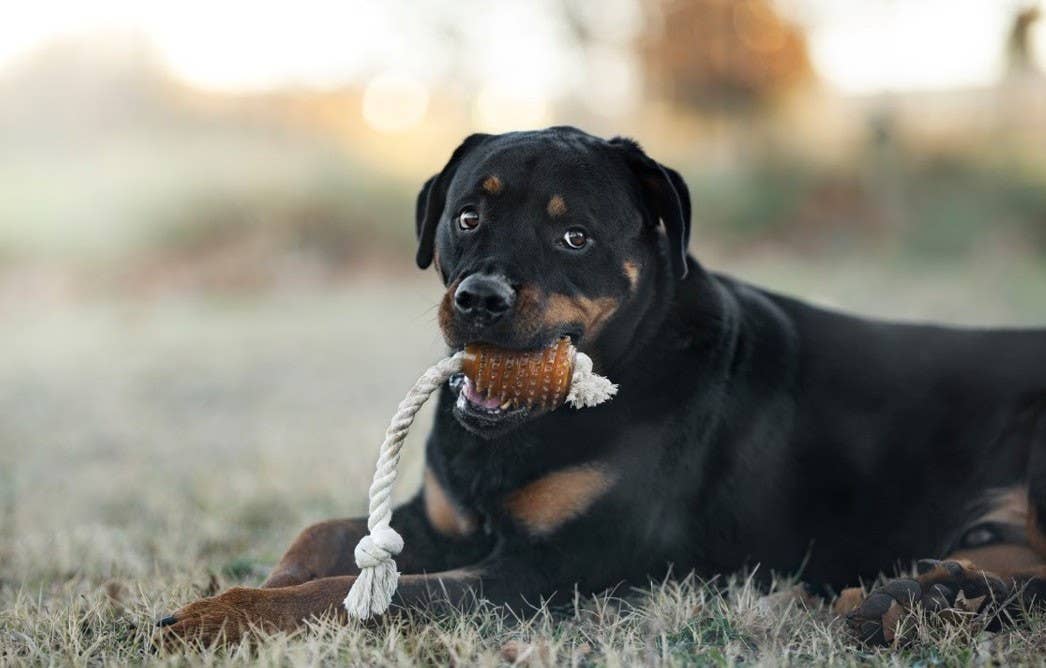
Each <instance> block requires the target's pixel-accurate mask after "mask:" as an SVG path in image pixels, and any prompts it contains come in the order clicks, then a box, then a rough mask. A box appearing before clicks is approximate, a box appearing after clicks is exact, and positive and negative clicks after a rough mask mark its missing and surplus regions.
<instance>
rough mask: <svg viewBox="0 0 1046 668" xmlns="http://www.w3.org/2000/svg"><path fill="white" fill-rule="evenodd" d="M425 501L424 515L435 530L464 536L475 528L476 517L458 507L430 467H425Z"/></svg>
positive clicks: (423, 491) (446, 534) (445, 534)
mask: <svg viewBox="0 0 1046 668" xmlns="http://www.w3.org/2000/svg"><path fill="white" fill-rule="evenodd" d="M422 496H423V498H424V501H425V515H426V516H427V517H428V518H429V522H430V523H431V524H432V526H433V528H435V529H436V531H438V532H440V533H441V534H443V535H444V536H458V537H465V536H468V535H470V534H472V532H474V531H475V530H476V518H475V516H473V515H472V514H471V513H468V512H465V511H463V510H461V509H460V508H458V507H457V506H456V505H455V504H454V502H453V501H451V500H450V497H449V496H448V495H447V491H446V490H445V489H443V485H441V484H440V483H439V480H437V479H436V474H435V473H433V472H432V470H431V469H429V468H426V469H425V483H424V488H423V490H422Z"/></svg>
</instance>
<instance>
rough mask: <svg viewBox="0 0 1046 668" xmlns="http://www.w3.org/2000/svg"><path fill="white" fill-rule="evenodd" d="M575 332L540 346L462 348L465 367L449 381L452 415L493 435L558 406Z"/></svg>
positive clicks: (479, 432) (567, 378)
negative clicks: (455, 398)
mask: <svg viewBox="0 0 1046 668" xmlns="http://www.w3.org/2000/svg"><path fill="white" fill-rule="evenodd" d="M575 342H576V337H574V336H571V335H567V334H564V335H561V336H558V337H556V338H555V339H554V340H553V341H552V342H551V343H549V344H548V345H546V346H544V347H540V348H531V349H515V348H500V347H497V346H493V345H490V344H486V343H474V344H469V345H466V346H465V347H464V350H465V355H466V361H465V367H464V371H463V372H461V373H457V374H454V376H452V377H451V378H450V380H449V383H450V387H451V390H452V391H454V392H456V393H457V401H456V402H455V404H454V411H453V412H454V416H455V417H456V418H457V420H458V422H460V423H461V425H462V426H464V427H465V428H466V429H468V430H469V431H471V432H473V433H475V434H477V435H479V436H482V437H484V438H493V437H495V436H500V435H502V434H505V433H507V432H508V431H511V430H512V429H514V428H515V427H518V426H519V425H521V424H523V423H524V422H527V421H529V420H532V419H534V418H536V417H538V416H540V415H544V414H545V413H548V412H550V411H552V410H555V409H556V408H557V407H558V406H559V405H560V404H561V403H562V401H563V399H564V398H565V396H566V392H567V389H568V387H569V384H570V374H571V371H572V367H573V357H574V353H575V351H576V348H575Z"/></svg>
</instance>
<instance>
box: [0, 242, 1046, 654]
mask: <svg viewBox="0 0 1046 668" xmlns="http://www.w3.org/2000/svg"><path fill="white" fill-rule="evenodd" d="M733 269H735V270H736V271H738V272H739V273H741V274H742V275H743V276H745V277H746V278H749V279H751V280H754V281H756V282H759V283H762V284H766V285H773V286H775V287H777V288H778V289H781V290H783V291H787V292H791V293H794V294H799V295H803V296H805V297H808V298H812V299H814V300H817V301H819V302H821V303H827V304H832V305H836V306H842V307H846V308H848V309H850V310H859V311H863V312H867V313H873V314H877V315H884V316H891V317H906V318H907V317H916V316H925V317H932V318H936V319H943V320H947V321H951V322H961V323H967V324H973V323H982V324H1038V325H1044V324H1046V300H1043V299H1042V295H1043V294H1046V272H1044V270H1043V269H1042V268H1041V266H1036V265H1035V264H1021V263H1013V262H1010V261H1008V260H1003V259H993V258H991V257H988V258H986V259H984V260H983V261H979V262H977V263H970V264H969V265H963V266H961V267H957V266H947V267H938V268H935V267H932V266H929V267H928V266H926V265H925V264H921V265H919V266H918V268H915V267H914V266H908V265H904V264H903V263H901V264H898V265H890V266H881V265H878V264H876V263H861V262H853V261H851V262H842V261H834V262H831V263H829V262H823V263H818V262H804V263H787V262H786V263H781V262H777V261H766V260H765V259H758V260H755V261H751V262H747V263H746V262H737V263H735V266H734V267H733ZM437 296H438V288H437V286H436V285H435V282H434V279H433V278H432V276H431V275H429V276H427V277H421V276H420V275H419V277H418V278H417V279H402V280H396V281H395V282H393V283H391V284H390V283H389V282H388V281H386V280H379V279H377V278H373V279H360V280H357V281H353V282H351V283H349V284H342V285H339V286H335V287H330V288H329V289H323V290H310V291H308V292H307V293H306V292H302V291H298V290H295V289H288V290H287V291H284V292H279V293H269V294H266V295H265V296H239V297H229V296H226V297H215V296H213V295H211V296H200V295H195V296H192V295H181V296H165V297H156V298H149V299H143V298H140V297H134V298H132V297H127V298H121V297H112V298H105V299H97V300H86V301H85V300H81V301H77V302H75V303H62V304H59V305H55V304H53V303H51V304H37V303H25V302H15V303H12V304H5V308H3V309H0V331H3V335H2V339H0V345H2V346H3V352H2V354H0V416H2V418H0V664H5V665H6V664H21V663H24V664H76V665H88V664H91V665H97V664H118V665H119V664H126V663H142V662H158V663H170V664H179V665H184V664H209V665H225V664H244V665H271V664H279V665H312V664H317V663H326V664H336V665H342V664H355V665H378V664H404V663H413V662H420V663H432V664H448V663H454V664H459V665H460V664H465V665H473V664H480V665H493V664H499V663H505V662H509V663H511V662H513V661H519V662H526V663H528V664H529V665H542V664H544V665H564V664H571V665H573V664H585V665H587V664H595V665H634V664H637V663H638V664H658V665H660V664H670V665H675V664H690V663H712V664H717V665H718V664H733V663H738V662H742V661H743V662H746V663H750V662H754V663H764V664H782V663H803V664H805V663H808V662H812V661H816V662H818V663H822V662H823V663H839V664H853V663H862V664H863V663H872V664H884V665H886V664H889V665H893V664H898V663H900V664H905V663H911V662H917V663H921V664H938V663H943V664H949V665H953V664H954V665H958V664H964V665H965V664H971V663H990V662H999V663H1007V664H1009V663H1039V662H1041V661H1042V657H1043V656H1044V655H1046V618H1041V617H1040V618H1037V619H1036V620H1034V621H1033V622H1032V623H1031V624H1029V625H1027V626H1023V627H1020V628H1017V629H1015V630H1010V631H1006V632H1003V633H998V634H991V633H987V632H984V631H982V630H981V629H980V628H979V626H978V623H977V621H976V620H973V621H971V622H970V623H967V624H960V625H946V626H941V625H935V624H932V623H918V624H916V628H915V632H914V637H915V640H914V642H913V643H912V644H911V645H909V646H907V647H905V648H888V649H878V650H869V649H866V648H862V647H860V646H858V645H856V644H854V643H852V642H850V641H849V640H848V639H847V638H846V636H845V634H844V633H843V630H842V628H841V626H840V625H839V624H838V623H837V622H834V621H833V620H832V616H831V615H830V614H829V613H828V612H827V611H826V610H824V609H819V608H816V607H815V608H813V609H807V608H805V607H803V606H801V605H798V604H796V603H794V602H792V603H789V602H788V601H787V600H785V599H786V598H787V597H785V596H779V597H776V598H770V599H764V598H762V597H761V594H760V593H759V592H757V591H755V590H754V589H753V588H752V587H750V586H748V584H747V580H746V579H745V577H744V576H743V575H734V576H726V575H724V577H723V578H721V579H719V580H718V581H717V582H713V583H703V582H699V581H697V580H695V579H693V578H689V579H686V580H685V581H683V582H682V583H676V582H670V583H652V584H651V585H650V586H649V587H648V588H646V589H644V590H642V591H619V592H615V593H614V594H613V595H611V594H608V595H605V596H601V597H596V598H580V599H578V601H577V602H576V604H575V605H573V606H568V607H567V608H564V609H560V610H554V611H548V610H543V611H541V612H539V613H538V614H536V615H535V616H534V617H533V618H529V619H523V620H519V619H505V618H503V617H500V616H498V615H496V614H493V612H492V611H490V610H481V611H479V612H477V613H474V614H469V615H455V616H449V617H442V618H431V617H427V616H426V615H425V614H423V613H417V614H415V615H413V616H411V617H409V618H408V619H405V620H399V621H396V622H383V623H380V624H378V625H377V626H375V627H372V628H356V627H342V626H338V625H336V624H332V623H330V622H325V621H318V622H317V623H316V624H315V626H314V627H312V628H310V629H308V630H306V631H304V632H302V633H299V634H296V635H293V636H277V637H274V638H271V639H269V640H268V641H267V642H265V643H263V644H261V645H259V646H257V647H252V646H249V645H246V644H245V645H241V646H236V647H232V648H228V649H208V650H203V651H193V652H174V653H167V654H152V653H151V652H150V649H149V638H150V635H151V632H152V625H153V624H154V623H155V621H156V620H157V619H159V618H160V617H162V616H163V615H164V614H166V613H168V612H171V611H173V610H175V609H176V608H178V607H179V606H181V605H182V604H184V603H186V602H188V601H190V600H191V599H194V598H196V597H199V596H201V595H204V594H206V593H210V592H213V591H217V590H218V589H223V588H225V587H228V586H231V585H236V584H245V585H253V584H257V583H259V582H260V581H261V580H262V579H263V577H264V574H265V573H266V570H267V568H269V567H270V566H271V565H272V564H273V563H274V562H275V561H276V559H277V558H278V557H279V555H280V553H281V551H282V550H283V548H285V547H286V546H287V544H288V543H289V542H290V540H291V539H292V538H293V536H294V535H295V533H296V531H297V530H298V529H300V528H301V527H303V526H305V525H306V524H308V523H309V522H312V521H315V520H319V519H323V518H327V517H333V516H345V515H360V514H362V513H363V512H364V509H365V496H366V487H367V483H368V481H369V477H370V474H371V470H372V466H373V462H374V459H375V457H376V452H377V446H378V444H379V443H380V441H381V435H382V432H383V430H384V427H385V420H387V419H388V416H389V415H390V414H391V412H392V411H393V410H394V408H395V406H396V403H397V402H398V400H399V398H400V397H401V396H402V394H403V392H404V391H405V390H406V388H407V387H408V386H409V385H410V383H411V382H412V381H413V380H414V378H415V377H416V376H417V375H418V374H419V373H420V371H421V370H422V369H424V368H425V367H426V366H427V365H428V364H429V363H430V362H431V361H432V360H434V359H436V358H437V357H438V356H439V355H440V352H441V345H440V339H439V336H438V333H437V330H436V324H435V311H434V309H433V305H434V304H435V303H436V298H437ZM429 419H430V418H429V413H427V412H426V413H425V414H423V415H422V416H421V417H420V418H419V422H418V424H417V428H416V429H415V431H414V433H412V435H411V437H410V439H409V440H408V442H407V444H406V446H405V460H404V463H403V466H402V477H401V481H400V484H399V485H398V496H399V498H401V499H403V498H406V497H407V496H408V495H409V494H410V493H411V492H412V491H413V489H414V488H415V487H416V486H417V484H418V481H419V480H420V476H421V451H422V447H421V446H422V438H423V434H424V431H425V425H426V424H427V423H428V422H429ZM723 583H729V586H727V587H726V588H725V589H724V588H722V587H721V586H719V585H721V584H723ZM789 586H790V583H788V582H782V583H781V584H780V587H779V590H780V591H787V589H788V587H789Z"/></svg>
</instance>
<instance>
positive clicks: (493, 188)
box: [483, 174, 502, 195]
mask: <svg viewBox="0 0 1046 668" xmlns="http://www.w3.org/2000/svg"><path fill="white" fill-rule="evenodd" d="M501 186H502V184H501V179H499V178H498V177H497V176H495V175H493V174H491V175H490V176H488V177H487V178H486V179H484V180H483V190H486V191H487V192H488V193H490V194H491V195H497V194H498V193H499V192H501Z"/></svg>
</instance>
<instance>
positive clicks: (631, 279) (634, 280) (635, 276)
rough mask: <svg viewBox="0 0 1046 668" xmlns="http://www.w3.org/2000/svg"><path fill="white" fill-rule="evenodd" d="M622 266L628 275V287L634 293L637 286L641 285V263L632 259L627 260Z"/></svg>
mask: <svg viewBox="0 0 1046 668" xmlns="http://www.w3.org/2000/svg"><path fill="white" fill-rule="evenodd" d="M622 268H623V269H624V270H625V276H626V277H628V286H629V288H628V289H629V290H630V291H631V292H632V293H633V294H634V293H635V291H636V288H638V287H639V265H638V264H636V263H635V262H633V261H632V260H625V263H624V265H622Z"/></svg>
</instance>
